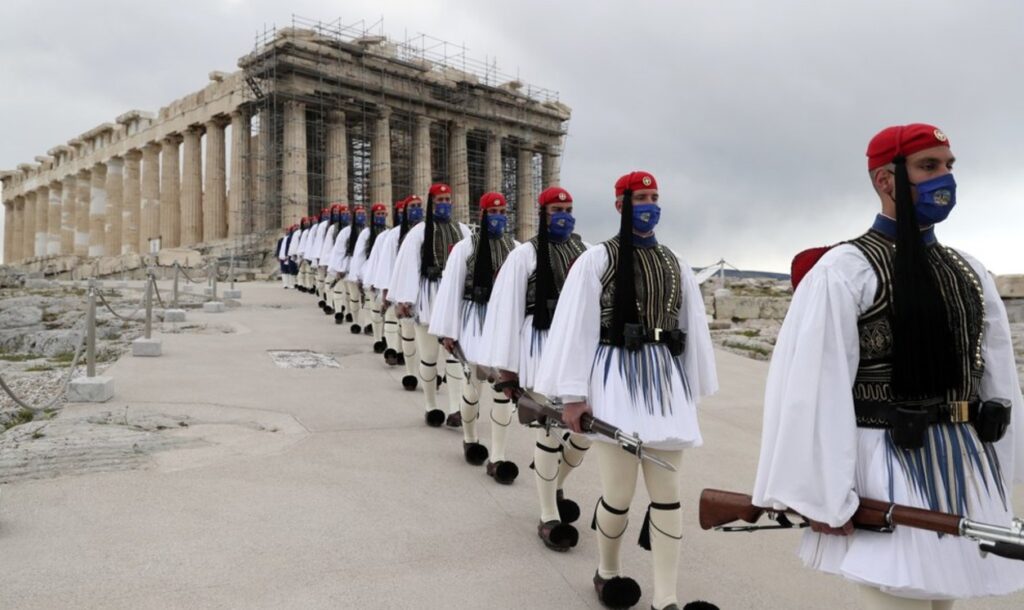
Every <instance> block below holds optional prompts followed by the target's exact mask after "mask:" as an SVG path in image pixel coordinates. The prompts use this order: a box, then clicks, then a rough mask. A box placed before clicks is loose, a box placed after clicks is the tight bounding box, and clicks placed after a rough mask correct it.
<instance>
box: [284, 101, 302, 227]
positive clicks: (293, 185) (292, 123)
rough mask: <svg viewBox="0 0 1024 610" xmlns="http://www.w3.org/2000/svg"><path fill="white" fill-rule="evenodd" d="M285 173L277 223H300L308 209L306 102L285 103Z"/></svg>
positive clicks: (285, 225) (285, 224) (286, 224)
mask: <svg viewBox="0 0 1024 610" xmlns="http://www.w3.org/2000/svg"><path fill="white" fill-rule="evenodd" d="M283 152H284V156H283V164H284V168H283V169H284V175H283V176H282V184H281V217H280V218H279V219H278V220H277V222H278V226H280V227H287V226H288V225H290V224H292V223H294V222H298V221H299V218H301V217H302V216H305V215H306V214H307V213H308V209H309V188H308V183H307V174H306V105H305V104H303V103H302V102H291V101H289V102H285V104H284V151H283Z"/></svg>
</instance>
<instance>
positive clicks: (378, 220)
mask: <svg viewBox="0 0 1024 610" xmlns="http://www.w3.org/2000/svg"><path fill="white" fill-rule="evenodd" d="M387 223H388V217H387V216H378V215H376V214H374V215H373V224H375V225H377V226H378V227H383V226H384V225H386V224H387Z"/></svg>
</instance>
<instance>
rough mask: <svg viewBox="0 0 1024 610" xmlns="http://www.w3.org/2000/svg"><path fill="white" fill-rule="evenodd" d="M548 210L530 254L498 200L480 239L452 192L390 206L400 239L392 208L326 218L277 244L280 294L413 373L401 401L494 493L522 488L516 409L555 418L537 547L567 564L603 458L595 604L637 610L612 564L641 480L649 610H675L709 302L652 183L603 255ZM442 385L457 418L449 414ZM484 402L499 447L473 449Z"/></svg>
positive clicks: (641, 181) (630, 583)
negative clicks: (574, 475)
mask: <svg viewBox="0 0 1024 610" xmlns="http://www.w3.org/2000/svg"><path fill="white" fill-rule="evenodd" d="M538 203H539V206H540V209H539V212H540V214H539V231H538V234H537V235H536V236H534V237H533V238H532V239H530V240H529V241H527V242H525V243H519V242H518V241H516V240H515V239H514V238H513V237H512V236H511V235H510V234H509V232H508V231H507V230H506V229H507V218H508V216H507V210H508V206H507V203H506V200H505V197H504V196H503V195H502V194H501V193H495V192H491V193H486V194H484V195H483V197H481V199H480V201H479V229H478V231H477V232H475V233H474V232H473V231H471V230H470V228H469V227H468V226H467V225H465V224H463V223H460V222H456V221H455V220H453V219H452V193H451V188H450V187H449V186H448V185H447V184H440V183H439V184H434V185H432V186H431V187H430V190H429V192H428V194H427V198H426V201H424V200H423V199H422V198H421V197H420V196H418V195H411V196H409V197H407V198H405V199H403V200H401V201H398V202H396V204H395V205H394V206H393V210H392V218H391V219H390V221H391V222H390V223H389V222H388V221H389V219H388V212H387V209H386V207H385V206H384V205H382V204H374V205H373V206H372V207H370V208H369V210H367V209H366V208H365V207H364V206H361V205H354V206H348V205H345V204H335V205H332V206H331V207H330V208H325V209H324V210H322V212H321V215H320V216H319V217H315V216H314V217H307V218H303V219H302V220H301V222H300V224H298V225H294V226H292V227H290V228H289V229H288V231H287V232H286V234H285V236H284V237H282V239H281V240H280V242H279V243H278V258H279V259H280V261H281V272H282V281H283V284H284V288H292V287H294V288H295V289H297V290H300V291H302V292H307V293H310V294H312V295H315V296H316V297H317V299H318V305H319V306H320V308H321V309H322V310H323V311H324V313H325V314H329V315H333V316H334V320H335V322H336V323H338V324H349V325H350V329H351V332H352V333H353V334H360V333H365V334H367V335H372V336H373V340H374V351H375V352H377V353H380V354H383V358H384V361H385V363H386V364H387V365H388V366H401V367H404V368H405V376H404V377H403V378H402V386H403V387H404V388H405V389H406V390H409V391H415V390H417V388H419V389H421V390H422V395H423V399H424V421H425V423H426V424H427V425H428V426H434V427H441V426H447V427H451V428H461V430H462V434H463V442H462V451H463V455H464V457H465V460H466V462H468V463H469V464H472V465H477V466H480V465H483V466H484V467H485V469H486V473H487V475H488V476H490V477H491V478H493V480H494V481H495V482H496V483H499V484H505V485H508V484H512V483H513V482H514V481H515V480H516V478H517V477H518V475H519V472H520V470H519V467H518V465H517V464H516V463H515V462H514V461H513V460H512V459H510V456H509V455H508V453H507V446H508V436H509V434H510V432H511V431H512V429H513V428H514V426H513V425H512V424H513V421H514V420H515V419H516V403H517V401H518V400H519V399H520V397H521V396H526V397H527V398H528V399H530V400H533V401H535V402H542V403H545V404H547V403H548V402H549V401H548V399H547V398H546V397H550V399H552V400H553V401H554V402H556V403H557V402H560V403H561V405H559V407H560V408H561V410H562V414H563V419H564V420H565V422H564V423H562V422H550V423H551V424H554V425H546V426H537V425H534V428H535V429H536V435H537V442H536V449H535V451H534V455H533V463H532V464H531V468H532V470H533V473H534V477H533V478H534V481H535V483H536V487H537V493H538V499H539V501H540V518H539V522H538V526H537V534H538V536H539V538H540V540H541V541H542V542H543V543H544V545H545V546H546V547H547V548H549V549H552V550H554V551H559V552H565V551H568V550H569V549H571V548H572V547H574V546H576V544H577V542H578V539H579V533H578V531H577V529H576V528H575V527H574V526H573V525H572V524H573V522H575V521H576V520H577V519H579V518H580V512H581V511H580V507H579V505H578V504H577V503H576V502H574V501H573V500H571V499H569V498H568V497H567V496H566V494H565V492H564V489H563V488H564V485H565V482H566V479H567V478H568V476H569V475H570V473H571V472H572V471H573V469H575V468H577V467H579V466H580V464H581V463H582V462H583V459H584V456H585V455H586V454H587V453H588V451H589V450H590V449H592V448H593V449H594V450H595V452H596V453H597V460H598V462H599V467H600V470H601V479H602V498H601V500H599V501H598V503H597V506H596V507H595V511H594V516H593V522H592V527H593V529H594V530H595V531H596V533H597V539H598V548H599V552H600V563H599V567H598V570H597V572H596V573H595V575H594V586H595V590H596V592H597V595H598V597H599V599H600V600H601V602H602V603H604V604H605V605H606V606H609V607H622V608H625V607H630V606H632V605H634V604H636V603H637V602H638V601H639V599H640V597H641V591H640V587H639V585H638V584H637V582H636V581H635V580H633V579H631V578H628V577H625V576H623V575H621V573H620V567H619V548H620V545H621V542H622V535H623V533H624V532H625V529H626V525H627V518H628V515H627V513H628V508H629V505H630V503H631V501H632V498H633V493H634V490H635V487H636V480H637V475H638V472H639V471H640V470H642V472H643V475H644V481H645V484H646V486H647V490H648V493H649V494H650V497H651V500H652V502H651V504H650V507H649V509H648V512H647V515H646V518H645V520H644V527H643V531H642V534H641V545H642V546H644V547H645V548H647V549H649V550H651V552H652V555H653V560H654V561H653V563H654V589H655V590H654V595H653V597H652V607H653V608H658V609H659V610H660V609H664V608H675V609H678V608H679V607H680V606H679V604H678V601H677V596H676V580H677V573H678V557H679V541H680V537H681V532H682V513H681V507H680V503H679V476H678V474H677V472H676V471H677V470H678V468H679V465H680V462H681V459H682V452H683V451H682V450H683V449H684V448H687V447H695V446H699V445H700V444H701V437H700V431H699V429H698V427H697V417H696V403H697V400H698V399H699V398H700V397H701V396H705V395H707V394H710V393H712V392H714V391H715V390H716V389H717V381H716V374H715V365H714V356H713V353H712V348H711V340H710V334H709V332H708V328H707V323H706V318H705V312H704V302H703V298H702V297H701V294H700V289H699V286H698V285H697V282H696V280H695V278H694V276H693V274H692V272H691V270H690V267H689V266H687V265H686V264H685V263H682V262H681V261H680V260H679V259H678V257H677V256H676V255H675V254H674V253H673V252H672V251H671V250H669V249H668V248H667V247H666V246H664V245H661V244H659V243H658V242H657V239H656V238H655V236H654V229H655V226H656V225H657V223H658V219H659V217H660V208H659V206H658V190H657V183H656V181H655V178H654V176H653V175H651V174H650V173H648V172H631V173H629V174H627V175H625V176H623V177H622V178H620V179H619V181H618V182H617V183H616V185H615V206H616V208H617V209H618V210H619V211H620V212H621V213H622V219H623V220H622V223H621V230H620V233H619V235H616V236H615V237H613V238H612V239H610V240H608V241H606V242H604V243H602V244H600V245H598V246H590V245H588V244H586V243H584V242H583V240H582V239H581V238H580V236H579V235H577V234H576V233H575V232H574V224H575V220H574V217H573V199H572V195H571V194H570V193H569V192H568V191H567V190H565V189H564V188H560V187H551V188H548V189H546V190H545V191H544V192H542V193H541V194H540V196H539V198H538ZM389 224H390V225H391V226H390V227H389V226H388V225H389ZM637 273H639V277H636V274H637ZM634 280H635V281H634ZM637 287H641V288H640V289H639V290H638V289H637ZM630 305H632V306H630ZM592 363H595V364H594V365H593V366H591V364H592ZM442 382H444V383H447V384H448V392H447V394H448V403H447V405H446V406H440V405H439V404H438V389H439V387H440V385H441V383H442ZM595 387H596V388H599V390H598V391H596V392H595V391H592V390H593V389H594V388H595ZM584 397H589V399H588V400H585V399H584ZM485 399H486V400H487V401H489V402H490V409H489V417H488V419H489V420H490V428H491V445H490V447H486V446H485V445H484V444H483V443H481V440H480V436H479V433H478V426H479V424H480V420H481V413H487V412H488V411H487V410H482V409H481V403H482V402H483V401H484V400H485ZM587 414H589V415H593V416H594V417H597V418H600V419H601V420H604V421H608V422H612V423H614V424H615V425H616V426H618V427H620V428H621V429H622V430H627V431H630V432H636V433H637V435H638V436H640V437H641V438H643V440H644V451H645V452H647V454H648V455H649V456H652V457H651V460H652V461H638V460H637V458H636V457H635V456H634V455H631V454H630V453H627V452H626V451H623V450H622V448H621V447H620V446H619V445H618V444H617V443H616V442H614V440H613V439H607V438H597V437H594V436H593V435H589V434H584V433H583V432H584V428H583V426H582V424H581V421H583V419H584V417H585V416H586V415H587ZM542 421H543V420H542ZM594 441H608V442H594ZM686 607H687V608H711V607H713V606H712V605H711V604H707V603H706V602H692V603H690V604H687V606H686Z"/></svg>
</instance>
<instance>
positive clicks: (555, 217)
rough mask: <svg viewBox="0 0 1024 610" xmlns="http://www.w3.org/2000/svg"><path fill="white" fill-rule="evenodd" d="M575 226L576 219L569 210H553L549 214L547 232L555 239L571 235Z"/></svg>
mask: <svg viewBox="0 0 1024 610" xmlns="http://www.w3.org/2000/svg"><path fill="white" fill-rule="evenodd" d="M575 228H576V219H575V218H573V215H572V214H570V213H569V212H555V213H554V214H552V215H551V220H550V224H549V225H548V233H550V234H551V237H554V238H555V239H558V240H562V239H565V238H567V237H569V236H570V235H572V231H573V229H575Z"/></svg>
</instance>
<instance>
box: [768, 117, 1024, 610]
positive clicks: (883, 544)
mask: <svg viewBox="0 0 1024 610" xmlns="http://www.w3.org/2000/svg"><path fill="white" fill-rule="evenodd" d="M867 157H868V164H867V165H868V171H869V176H870V179H871V184H872V186H873V187H874V190H875V193H876V194H877V196H878V198H879V200H880V203H881V213H880V214H879V215H878V216H876V217H875V220H874V224H873V225H871V227H870V229H868V231H867V232H866V233H864V234H863V235H861V236H860V237H856V238H854V239H852V240H850V241H848V242H844V243H842V244H840V245H837V246H834V247H832V248H818V249H815V250H812V251H807V252H804V253H802V254H801V255H799V256H798V257H797V259H796V260H795V261H794V273H793V279H794V283H797V284H798V287H797V289H796V291H795V293H794V295H793V301H792V304H791V306H790V309H789V312H788V314H787V316H786V319H785V322H784V323H783V325H782V329H781V332H780V333H779V338H778V342H777V344H776V346H775V351H774V354H773V356H772V362H771V367H770V369H769V373H768V381H767V386H766V390H765V413H764V425H763V433H762V442H761V457H760V464H759V466H758V472H757V479H756V482H755V486H754V494H753V500H754V503H755V504H756V505H758V506H764V507H769V508H776V509H781V508H784V507H788V508H792V509H793V510H796V511H798V512H799V513H800V514H802V515H804V516H805V517H806V518H808V519H809V520H810V521H811V530H810V531H807V532H806V533H805V535H804V539H803V544H802V546H801V548H800V557H801V558H802V560H803V561H804V563H805V564H806V565H808V566H809V567H812V568H814V569H817V570H821V571H823V572H827V573H831V574H838V575H841V576H843V577H845V578H846V579H848V580H850V581H853V582H855V583H858V584H859V585H860V590H861V595H862V599H863V604H864V607H865V608H879V609H881V608H896V609H901V608H906V609H921V610H924V609H946V608H950V607H951V606H952V601H951V600H955V599H960V598H969V597H980V596H988V595H1004V594H1007V593H1010V592H1012V591H1017V590H1020V589H1021V588H1024V565H1022V564H1021V563H1020V562H1018V561H1010V560H1006V559H1002V558H999V557H995V556H991V555H990V556H989V557H988V558H983V557H982V556H981V554H979V553H978V552H977V548H976V545H975V544H974V543H973V542H971V541H970V540H968V539H966V538H962V537H959V536H950V535H942V534H935V533H931V532H927V531H924V530H920V529H914V528H911V527H896V528H895V529H894V530H893V531H889V532H876V531H865V530H856V531H854V529H853V526H852V524H851V517H852V516H853V514H854V512H855V511H856V510H857V508H858V504H859V500H860V498H871V499H875V500H880V501H885V502H894V503H897V504H904V505H910V506H914V507H920V508H924V509H928V510H932V511H938V512H943V513H954V514H957V515H963V516H966V517H968V518H970V519H971V520H977V521H981V522H984V523H990V524H994V525H1002V526H1005V525H1009V524H1010V522H1011V519H1012V516H1013V514H1012V511H1011V497H1012V491H1013V489H1012V485H1013V483H1014V481H1015V480H1016V481H1017V482H1020V481H1021V478H1022V475H1024V426H1022V425H1021V422H1020V414H1021V413H1022V409H1024V402H1022V399H1021V391H1020V386H1019V379H1018V377H1017V371H1016V368H1015V366H1014V355H1013V350H1012V344H1011V341H1010V330H1009V325H1008V322H1007V316H1006V311H1005V309H1004V307H1003V304H1002V302H1001V300H1000V298H999V295H998V293H997V291H996V287H995V285H994V282H993V280H992V277H991V276H990V275H989V273H988V271H986V269H985V267H984V266H982V264H981V263H980V262H978V261H977V260H975V259H974V258H973V257H971V256H970V255H968V254H966V253H964V252H961V251H959V250H956V249H954V248H951V247H949V246H945V245H943V244H942V243H940V242H939V241H938V239H937V237H936V235H935V225H937V224H938V223H940V222H942V221H943V220H944V219H945V218H946V217H947V215H948V214H949V213H950V211H951V210H952V209H953V207H954V205H955V204H956V182H955V181H954V179H953V174H952V168H953V161H954V157H953V153H952V151H951V149H950V144H949V139H948V138H947V137H946V135H945V134H944V133H942V131H940V130H939V129H937V128H936V127H934V126H932V125H925V124H911V125H904V126H897V127H889V128H886V129H884V130H882V131H881V132H879V133H878V134H877V135H876V136H875V137H874V138H873V139H872V140H871V142H870V143H869V144H868V149H867ZM808 268H810V269H809V271H808ZM805 274H806V275H805ZM801 278H802V280H801Z"/></svg>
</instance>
